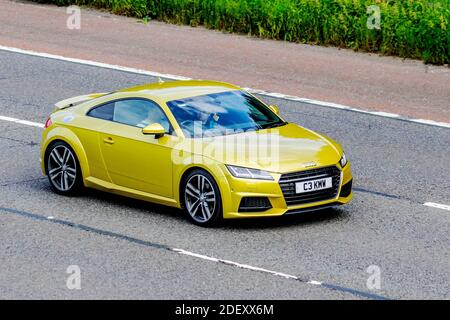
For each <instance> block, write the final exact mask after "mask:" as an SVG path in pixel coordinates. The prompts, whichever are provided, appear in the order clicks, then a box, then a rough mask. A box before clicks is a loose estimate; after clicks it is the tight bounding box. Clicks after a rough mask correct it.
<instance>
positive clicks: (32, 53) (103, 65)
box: [0, 45, 190, 80]
mask: <svg viewBox="0 0 450 320" xmlns="http://www.w3.org/2000/svg"><path fill="white" fill-rule="evenodd" d="M0 50H4V51H9V52H15V53H22V54H26V55H30V56H36V57H42V58H49V59H55V60H62V61H68V62H74V63H79V64H84V65H89V66H94V67H100V68H106V69H113V70H119V71H126V72H132V73H137V74H143V75H148V76H152V77H161V78H167V79H173V80H190V78H186V77H182V76H176V75H173V74H167V73H159V72H153V71H147V70H143V69H136V68H129V67H124V66H119V65H114V64H108V63H103V62H98V61H92V60H84V59H77V58H68V57H64V56H60V55H56V54H51V53H45V52H37V51H33V50H23V49H19V48H14V47H6V46H2V45H0Z"/></svg>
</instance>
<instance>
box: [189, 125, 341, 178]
mask: <svg viewBox="0 0 450 320" xmlns="http://www.w3.org/2000/svg"><path fill="white" fill-rule="evenodd" d="M193 140H197V142H196V143H198V144H200V145H197V148H201V149H200V150H201V151H200V150H199V149H197V152H195V153H197V154H198V153H201V154H202V155H203V156H204V157H208V158H210V159H213V160H216V161H219V162H222V163H224V164H229V165H235V166H241V167H248V168H255V169H261V170H267V171H270V172H278V173H284V172H292V171H297V170H304V169H305V168H313V167H322V166H328V165H333V164H337V163H338V162H339V160H340V157H341V153H342V148H341V147H340V145H339V144H337V143H336V142H334V141H333V140H331V139H330V138H328V137H325V136H323V135H320V134H318V133H315V132H313V131H311V130H308V129H306V128H303V127H300V126H298V125H296V124H293V123H288V124H286V125H283V126H280V127H276V128H272V129H264V130H258V131H251V132H244V133H239V134H230V135H225V136H219V137H211V138H203V139H193Z"/></svg>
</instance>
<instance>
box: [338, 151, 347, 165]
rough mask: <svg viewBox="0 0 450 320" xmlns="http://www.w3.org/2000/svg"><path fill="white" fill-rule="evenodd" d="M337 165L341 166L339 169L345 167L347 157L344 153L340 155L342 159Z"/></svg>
mask: <svg viewBox="0 0 450 320" xmlns="http://www.w3.org/2000/svg"><path fill="white" fill-rule="evenodd" d="M339 163H340V164H341V167H342V168H343V167H345V165H346V164H347V156H346V155H345V153H344V152H343V153H342V157H341V160H339Z"/></svg>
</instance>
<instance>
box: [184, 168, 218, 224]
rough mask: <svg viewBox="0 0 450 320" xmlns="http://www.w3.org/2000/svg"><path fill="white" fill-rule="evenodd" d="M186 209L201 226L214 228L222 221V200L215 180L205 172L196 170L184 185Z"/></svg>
mask: <svg viewBox="0 0 450 320" xmlns="http://www.w3.org/2000/svg"><path fill="white" fill-rule="evenodd" d="M183 199H184V208H185V210H186V212H187V213H188V215H189V217H190V218H191V220H192V221H193V222H194V223H195V224H197V225H200V226H205V227H206V226H208V227H210V226H214V225H217V224H218V223H219V222H220V221H221V219H222V200H221V198H220V192H219V188H218V186H217V183H216V182H215V181H214V178H213V177H212V176H211V175H210V174H209V173H208V172H206V171H204V170H194V171H192V172H191V173H190V174H189V175H188V176H187V177H186V179H185V183H184V184H183Z"/></svg>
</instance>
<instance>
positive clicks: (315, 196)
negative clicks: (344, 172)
mask: <svg viewBox="0 0 450 320" xmlns="http://www.w3.org/2000/svg"><path fill="white" fill-rule="evenodd" d="M328 177H331V178H332V187H331V188H328V189H323V190H318V191H312V192H306V193H295V183H296V182H300V181H305V180H315V179H321V178H328ZM340 180H341V171H340V170H339V169H338V168H337V167H336V166H331V167H325V168H319V169H312V170H305V171H298V172H291V173H285V174H282V175H281V178H280V181H279V184H280V187H281V191H282V192H283V195H284V200H285V201H286V204H287V205H288V206H294V205H299V204H306V203H312V202H318V201H324V200H330V199H333V198H336V196H337V193H338V190H339V183H340Z"/></svg>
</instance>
